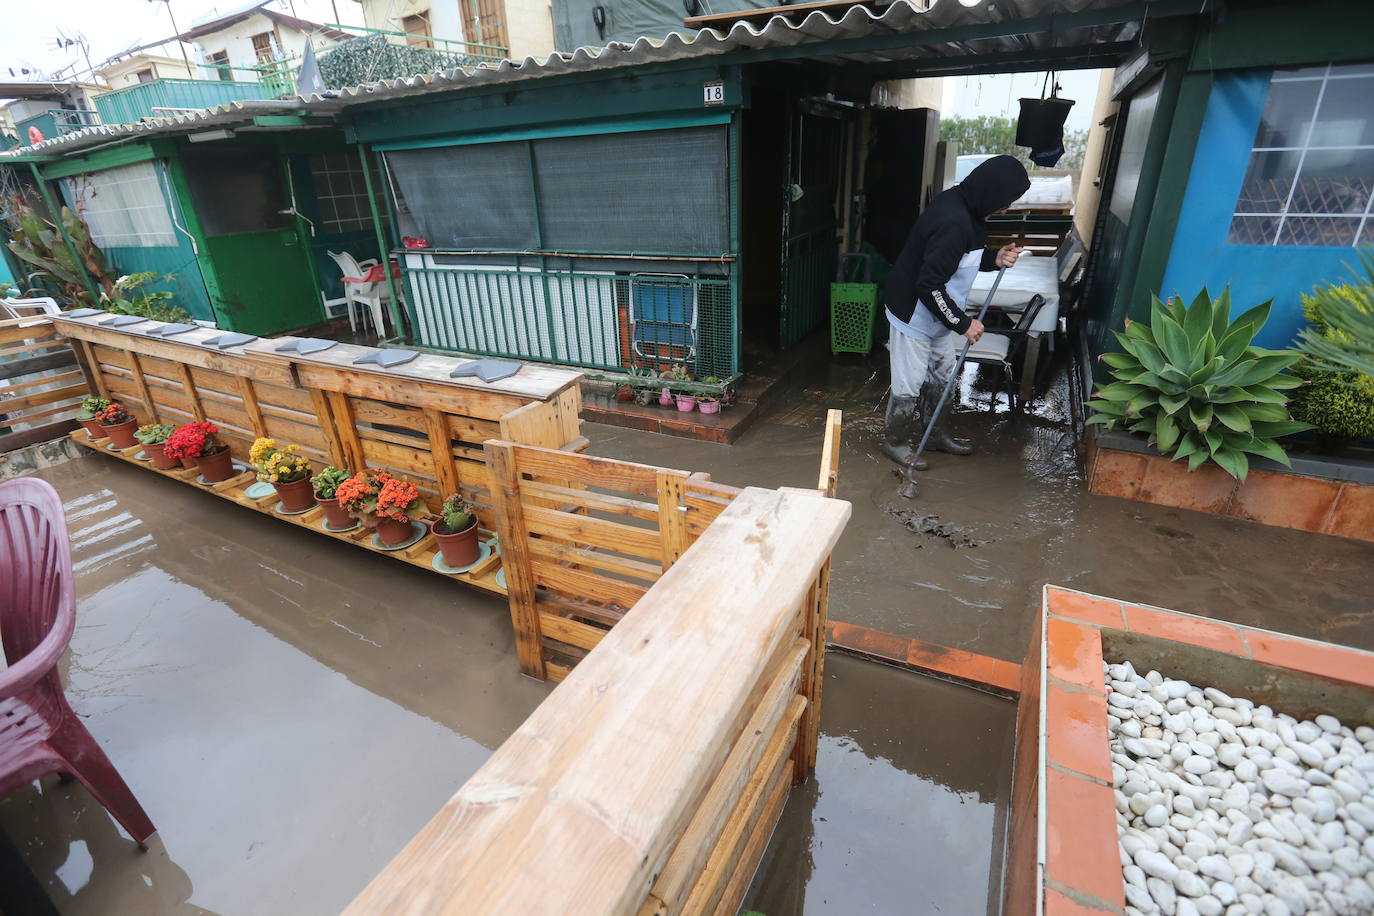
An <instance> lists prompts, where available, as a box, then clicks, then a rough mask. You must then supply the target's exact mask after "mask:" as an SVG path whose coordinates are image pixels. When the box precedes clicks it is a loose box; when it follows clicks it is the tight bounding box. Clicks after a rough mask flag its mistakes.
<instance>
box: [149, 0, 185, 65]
mask: <svg viewBox="0 0 1374 916" xmlns="http://www.w3.org/2000/svg"><path fill="white" fill-rule="evenodd" d="M148 2H149V3H157V2H159V0H148ZM161 2H162V3H165V4H167V18H168V19H170V20H172V33H173V34H174V35H175V36H176V37H175V40H176V43H177V47H178V48H179V49H180V50H181V60H182V63H184V64H186V72H187V73H188V74H190V75H191V76H192V77H194V76H195V75H196V68H195V67H192V66H191V58H189V57H187V56H186V42H184V41H182V40H181V29H179V28H177V17H176V16H174V15H172V0H161Z"/></svg>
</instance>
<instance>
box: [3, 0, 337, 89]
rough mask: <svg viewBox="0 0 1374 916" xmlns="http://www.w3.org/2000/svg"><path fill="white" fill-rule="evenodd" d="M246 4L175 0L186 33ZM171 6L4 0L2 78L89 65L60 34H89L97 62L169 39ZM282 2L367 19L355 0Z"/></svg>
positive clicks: (306, 13) (121, 0) (293, 8)
mask: <svg viewBox="0 0 1374 916" xmlns="http://www.w3.org/2000/svg"><path fill="white" fill-rule="evenodd" d="M246 3H247V0H218V2H210V0H171V2H170V7H171V15H172V16H174V17H176V23H177V26H178V27H179V28H180V30H181V31H183V32H184V31H186V30H187V29H188V28H190V26H191V23H192V22H193V21H195V20H197V19H200V18H202V16H203V15H205V14H208V13H210V12H211V11H212V10H215V9H216V8H218V10H219V12H221V13H227V12H230V11H232V10H235V9H239V8H241V7H242V6H244V5H246ZM168 6H169V4H168V3H165V2H163V0H4V2H0V8H2V9H3V10H4V16H5V28H4V29H0V79H6V80H8V79H16V80H19V79H32V78H34V76H35V75H38V76H39V77H40V78H42V77H45V76H47V75H48V74H49V73H50V72H52V71H54V70H57V69H59V68H60V67H63V66H65V65H67V64H70V63H73V62H79V65H80V67H81V68H82V69H83V70H84V69H85V66H86V63H85V57H84V56H83V55H82V53H81V51H80V50H79V49H78V48H76V47H72V48H68V49H65V50H57V49H56V48H55V47H54V44H55V42H56V39H57V37H58V35H59V34H62V35H65V36H67V37H69V38H76V37H79V36H84V37H85V39H86V41H87V42H88V43H89V45H90V59H91V63H92V64H95V65H97V66H98V65H99V64H100V62H101V61H103V60H105V59H106V58H108V57H110V56H112V55H114V54H117V53H119V52H120V51H123V50H125V49H126V48H129V47H132V46H136V45H140V44H147V43H149V42H153V41H157V40H159V39H163V38H168V37H170V36H171V35H173V34H175V32H176V30H174V29H173V28H172V20H171V19H170V18H169V17H168ZM276 6H277V8H279V9H281V10H282V11H283V12H287V13H293V15H296V16H299V17H300V18H302V19H311V20H314V21H316V22H338V21H339V20H337V19H335V18H334V11H335V8H336V7H337V9H338V14H339V15H340V16H343V17H344V19H343V23H344V24H345V25H361V24H362V12H361V10H362V8H361V6H359V4H358V3H357V2H355V0H332V2H331V0H277V2H276ZM22 67H28V68H29V69H31V70H37V71H39V73H38V74H30V75H29V76H27V77H26V76H24V75H23V74H22V73H20V68H22ZM11 68H13V69H14V75H13V77H11V75H10V72H9V71H10V69H11Z"/></svg>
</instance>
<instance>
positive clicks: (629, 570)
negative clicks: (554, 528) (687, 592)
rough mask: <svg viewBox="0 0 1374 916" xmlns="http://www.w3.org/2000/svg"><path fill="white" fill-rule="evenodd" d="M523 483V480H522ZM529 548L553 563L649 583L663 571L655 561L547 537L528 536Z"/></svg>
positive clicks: (533, 552) (536, 554)
mask: <svg viewBox="0 0 1374 916" xmlns="http://www.w3.org/2000/svg"><path fill="white" fill-rule="evenodd" d="M523 483H524V481H522V484H523ZM521 489H522V490H523V489H524V487H523V486H522V487H521ZM529 548H530V552H531V553H532V554H534V555H535V556H537V557H540V558H543V559H547V560H551V561H553V562H555V563H566V564H570V565H574V566H590V567H592V568H593V569H600V570H604V571H606V572H609V573H616V574H618V575H622V576H633V577H635V578H638V579H642V580H643V581H645V582H650V583H652V582H653V581H655V580H656V579H657V578H658V577H659V575H660V574H661V573H662V572H663V570H662V569H661V568H660V567H659V565H658V564H657V563H646V562H644V561H643V560H635V559H632V558H630V557H623V556H620V555H619V554H615V553H610V552H609V551H605V550H593V549H591V548H587V547H570V546H568V545H567V544H556V543H554V542H553V541H550V540H549V539H548V538H530V540H529Z"/></svg>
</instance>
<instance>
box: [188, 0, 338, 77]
mask: <svg viewBox="0 0 1374 916" xmlns="http://www.w3.org/2000/svg"><path fill="white" fill-rule="evenodd" d="M270 2H271V0H264V2H262V3H257V4H255V5H252V6H248V7H243V8H240V9H238V10H235V11H233V12H230V13H226V14H223V15H219V14H216V13H211V14H209V16H208V17H202V21H200V22H198V23H196V24H194V25H192V26H191V28H190V29H188V30H186V31H185V32H183V33H182V34H181V36H180V37H181V40H182V41H186V42H190V43H191V44H192V46H193V47H194V48H195V55H194V56H193V58H192V60H193V62H194V63H195V64H196V65H197V69H198V71H199V76H200V78H202V79H216V78H218V79H221V80H225V81H226V82H228V81H250V82H251V81H256V80H257V79H258V78H259V76H257V75H255V74H261V73H263V71H264V69H268V70H270V69H271V68H272V67H273V65H275V64H278V63H281V62H287V61H297V60H298V59H299V58H300V56H301V54H302V53H303V52H304V51H305V43H306V40H307V39H311V40H313V41H314V43H315V48H316V50H319V49H320V48H321V47H322V46H324V45H332V44H335V43H337V42H340V41H347V40H348V39H349V38H350V37H352V36H350V35H349V34H348V33H347V32H345V31H343V30H341V29H337V28H332V27H330V26H328V25H325V24H323V23H319V22H310V21H308V20H305V19H297V18H296V17H295V16H290V15H287V14H286V13H283V12H280V11H278V10H276V9H273V8H272V7H271V6H270V5H269V4H270Z"/></svg>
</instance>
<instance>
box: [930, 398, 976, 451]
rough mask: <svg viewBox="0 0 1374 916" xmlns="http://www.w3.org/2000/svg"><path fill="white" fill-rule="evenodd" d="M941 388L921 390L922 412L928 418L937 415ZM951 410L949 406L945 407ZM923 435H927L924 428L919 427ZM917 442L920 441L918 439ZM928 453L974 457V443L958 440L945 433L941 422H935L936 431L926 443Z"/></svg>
mask: <svg viewBox="0 0 1374 916" xmlns="http://www.w3.org/2000/svg"><path fill="white" fill-rule="evenodd" d="M941 390H942V389H941V388H937V387H936V386H934V385H925V386H923V387H922V388H921V412H922V414H923V415H924V416H925V417H926V418H930V417H933V416H934V415H935V406H936V405H937V404H939V403H940V392H941ZM945 409H946V410H948V409H949V405H948V404H946V405H945ZM918 431H919V432H920V433H921V434H924V433H925V429H924V427H918ZM916 441H917V442H919V441H920V438H919V437H918V438H917V440H916ZM926 451H928V452H946V453H948V454H950V455H972V454H973V443H971V442H969V440H967V439H956V438H954V437H953V436H951V435H950V434H949V433H947V432H945V430H944V428H943V427H942V426H941V425H940V422H939V420H936V422H935V429H934V430H932V431H931V433H930V441H929V442H927V443H926Z"/></svg>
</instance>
